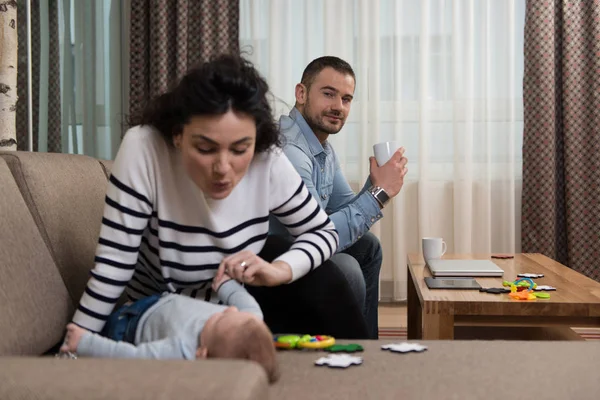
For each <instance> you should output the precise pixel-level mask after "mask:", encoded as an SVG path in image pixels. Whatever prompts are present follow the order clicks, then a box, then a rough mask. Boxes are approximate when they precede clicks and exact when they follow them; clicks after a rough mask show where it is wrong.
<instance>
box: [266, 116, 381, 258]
mask: <svg viewBox="0 0 600 400" xmlns="http://www.w3.org/2000/svg"><path fill="white" fill-rule="evenodd" d="M279 131H280V132H281V134H282V136H283V137H282V140H283V151H284V152H285V154H286V156H287V157H288V158H289V160H290V161H291V163H292V164H293V165H294V167H295V168H296V170H297V171H298V173H299V174H300V176H301V177H302V180H303V181H304V184H305V185H306V187H307V188H308V190H309V191H310V193H311V194H312V195H313V197H314V198H315V199H317V201H318V202H319V204H320V205H321V208H323V209H324V210H325V211H326V212H327V214H329V217H330V218H331V220H332V221H333V223H334V224H335V227H336V229H337V231H338V234H339V238H340V244H339V247H338V252H339V251H341V250H344V249H346V248H348V247H350V246H351V245H352V244H353V243H354V242H356V241H357V240H358V239H360V238H361V236H362V235H364V234H365V233H366V232H368V231H369V229H371V226H373V224H374V223H375V222H377V221H378V220H379V219H381V218H382V213H381V210H380V208H379V204H378V203H377V200H375V198H374V197H373V196H372V195H371V193H369V191H368V190H367V189H368V188H369V187H370V186H371V181H370V179H367V181H366V183H365V185H364V187H363V188H362V190H361V191H360V192H359V193H358V194H356V193H354V191H353V190H352V188H350V185H349V184H348V181H347V180H346V178H345V177H344V175H343V174H342V170H341V168H340V163H339V161H338V158H337V155H336V154H335V151H334V150H333V148H332V147H331V145H330V144H329V143H328V142H327V141H326V142H325V143H323V144H322V145H321V143H320V142H319V140H318V139H317V137H316V136H315V134H314V133H313V131H312V129H310V127H309V126H308V124H307V123H306V120H305V119H304V117H303V116H302V114H301V113H300V111H298V109H296V108H293V109H292V110H291V111H290V114H289V116H287V115H282V116H281V118H280V119H279ZM270 230H271V233H275V234H284V235H287V231H286V230H285V228H284V227H283V225H281V223H280V222H279V221H277V220H276V219H275V218H271V225H270Z"/></svg>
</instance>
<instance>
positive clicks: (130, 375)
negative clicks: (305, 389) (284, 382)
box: [0, 357, 268, 400]
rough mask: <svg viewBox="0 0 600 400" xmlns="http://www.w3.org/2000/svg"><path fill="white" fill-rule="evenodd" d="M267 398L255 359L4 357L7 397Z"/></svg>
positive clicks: (1, 377) (2, 386)
mask: <svg viewBox="0 0 600 400" xmlns="http://www.w3.org/2000/svg"><path fill="white" fill-rule="evenodd" d="M267 398H268V384H267V375H266V374H265V372H264V371H263V369H262V368H261V367H260V366H259V365H258V364H256V363H253V362H250V361H240V360H235V361H234V360H202V361H157V360H111V359H85V358H80V359H78V360H58V359H53V358H46V357H44V358H29V357H15V358H8V357H5V358H0V399H3V400H13V399H14V400H16V399H19V400H29V399H31V400H37V399H46V400H71V399H73V400H75V399H86V400H101V399H102V400H105V399H112V400H119V399H127V400H132V399H140V400H154V399H157V400H158V399H160V400H179V399H198V400H218V399H236V400H238V399H239V400H264V399H267Z"/></svg>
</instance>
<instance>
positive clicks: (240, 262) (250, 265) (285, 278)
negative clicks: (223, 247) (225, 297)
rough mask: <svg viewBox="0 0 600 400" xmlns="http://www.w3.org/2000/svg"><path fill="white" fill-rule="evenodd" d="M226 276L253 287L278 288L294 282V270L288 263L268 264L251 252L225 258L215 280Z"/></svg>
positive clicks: (242, 252) (246, 251)
mask: <svg viewBox="0 0 600 400" xmlns="http://www.w3.org/2000/svg"><path fill="white" fill-rule="evenodd" d="M225 274H227V275H229V276H230V277H232V278H233V279H235V280H236V281H238V282H242V283H246V284H248V285H252V286H278V285H283V284H285V283H289V282H290V281H291V280H292V269H291V268H290V266H289V265H288V264H287V263H285V262H283V261H276V262H274V263H268V262H266V261H265V260H263V259H262V258H260V257H259V256H257V255H256V254H254V253H252V252H251V251H249V250H244V251H240V252H239V253H236V254H233V255H231V256H229V257H226V258H224V259H223V261H221V265H219V269H218V270H217V275H216V276H215V279H214V280H215V281H218V280H219V279H221V278H222V276H223V275H225Z"/></svg>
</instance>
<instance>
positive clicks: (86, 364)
mask: <svg viewBox="0 0 600 400" xmlns="http://www.w3.org/2000/svg"><path fill="white" fill-rule="evenodd" d="M109 169H110V163H109V162H103V161H98V160H95V159H93V158H90V157H84V156H73V155H63V154H44V153H26V152H16V153H0V193H1V194H0V399H3V400H4V399H121V398H123V399H138V398H139V399H148V400H149V399H179V398H190V399H266V398H272V399H325V398H327V399H330V398H333V399H338V398H339V399H342V398H350V399H365V398H372V399H397V398H415V399H429V398H431V399H434V398H435V399H438V398H439V399H443V398H456V399H470V398H473V399H476V398H489V399H495V398H498V399H503V400H504V399H506V398H507V397H508V398H510V397H514V396H535V397H540V398H542V397H543V398H545V399H570V398H577V399H588V398H589V399H592V398H597V396H598V395H597V393H595V392H597V391H598V390H599V389H600V378H599V372H598V367H597V365H598V364H597V361H596V360H597V359H599V358H600V343H592V342H577V343H572V342H560V343H559V342H502V341H497V342H483V341H471V342H467V341H464V342H461V341H456V342H431V343H425V344H427V345H428V346H429V350H428V351H426V352H425V353H422V354H408V355H400V354H392V353H389V352H385V351H382V350H381V349H380V346H381V344H383V343H385V342H386V341H372V342H368V341H365V342H361V343H363V344H364V346H365V352H364V353H361V354H360V355H361V356H362V357H363V358H364V363H363V365H361V366H355V367H351V368H349V369H348V370H334V369H327V368H325V367H316V366H314V361H315V360H316V359H317V358H318V357H320V356H322V355H323V353H320V352H312V351H304V352H299V351H287V352H285V351H284V352H281V353H280V354H279V358H280V361H281V366H282V378H281V380H280V381H279V382H278V383H277V384H275V385H272V386H269V385H268V384H267V379H266V376H265V374H264V372H263V371H262V369H261V368H260V367H259V366H258V365H256V364H254V363H252V362H249V361H248V362H247V361H222V360H205V361H199V362H189V361H151V360H106V359H102V360H101V359H78V360H63V359H55V358H54V357H52V355H51V352H50V353H49V350H50V349H52V348H53V346H55V345H56V344H58V343H59V342H60V341H61V338H62V335H63V330H64V326H65V324H66V323H67V321H68V320H69V319H70V318H71V316H72V314H73V312H74V308H75V307H76V305H77V302H78V300H79V297H80V295H81V293H82V292H83V290H84V287H85V283H86V281H87V278H88V274H89V270H90V268H91V267H92V265H93V259H94V251H95V247H96V240H97V236H98V232H99V227H100V221H101V216H102V210H103V204H104V191H105V189H106V184H107V177H108V174H109ZM45 353H46V356H45V357H44V356H43V355H44V354H45ZM40 356H41V357H40Z"/></svg>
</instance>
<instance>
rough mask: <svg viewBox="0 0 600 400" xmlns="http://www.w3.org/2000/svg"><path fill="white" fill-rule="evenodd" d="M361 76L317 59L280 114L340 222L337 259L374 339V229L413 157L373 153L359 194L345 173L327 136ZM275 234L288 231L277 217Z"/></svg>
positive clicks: (290, 145)
mask: <svg viewBox="0 0 600 400" xmlns="http://www.w3.org/2000/svg"><path fill="white" fill-rule="evenodd" d="M355 84H356V78H355V75H354V71H353V70H352V67H351V66H350V65H349V64H348V63H347V62H345V61H343V60H341V59H339V58H337V57H330V56H327V57H321V58H317V59H316V60H313V61H312V62H311V63H310V64H308V66H307V67H306V69H305V70H304V73H303V74H302V81H301V82H300V83H299V84H297V85H296V104H295V107H294V108H293V109H292V110H291V111H290V114H289V116H287V115H283V116H281V118H280V121H279V124H280V132H281V134H282V135H283V136H284V138H283V142H284V152H285V154H286V155H287V157H288V158H289V159H290V161H291V162H292V164H293V165H294V167H295V168H296V170H297V171H298V172H299V173H300V176H301V177H302V179H303V181H304V183H305V184H306V187H307V188H308V190H309V191H310V193H311V194H312V195H313V197H315V198H316V199H317V200H318V201H319V203H320V205H321V207H322V208H323V209H325V210H326V211H327V214H329V217H330V218H331V220H332V221H333V222H334V224H335V227H336V229H337V231H338V234H339V238H340V245H339V248H338V253H337V254H335V255H334V256H333V257H332V258H331V260H332V261H334V262H335V263H336V264H337V265H338V266H339V267H340V269H341V270H342V272H343V273H344V275H345V276H346V278H347V280H348V282H349V283H350V285H351V286H352V288H353V291H354V292H355V294H356V297H357V300H358V302H359V304H361V305H364V308H363V310H364V311H363V313H364V316H365V319H366V322H367V325H368V327H369V334H370V337H371V338H372V339H376V338H377V337H378V322H377V318H378V316H377V307H378V301H379V272H380V269H381V262H382V252H381V245H380V243H379V240H378V239H377V237H375V235H373V234H372V233H370V232H369V229H371V226H372V225H373V224H374V223H375V222H377V221H378V220H379V219H381V218H382V212H381V210H382V209H383V208H384V207H385V205H386V203H387V201H388V200H389V199H390V198H392V197H394V196H396V195H397V194H398V193H399V192H400V189H401V188H402V185H403V183H404V176H405V175H406V172H407V169H406V163H407V159H406V158H405V157H404V156H403V155H404V149H403V148H401V149H399V150H398V151H396V153H394V155H393V156H392V158H391V159H390V160H389V161H388V162H387V163H385V164H384V165H382V166H378V165H377V162H376V161H375V158H374V157H370V175H369V177H368V179H367V181H366V183H365V185H364V187H363V189H362V190H361V191H360V192H359V193H358V194H356V193H354V191H353V190H352V189H351V188H350V185H349V184H348V181H347V180H346V178H345V177H344V176H343V174H342V171H341V169H340V164H339V161H338V158H337V155H336V153H335V151H334V150H333V148H332V147H331V144H330V143H329V142H328V141H327V138H328V137H329V135H331V134H336V133H338V132H339V131H340V130H341V129H342V127H343V126H344V123H345V121H346V118H347V117H348V114H349V112H350V106H351V104H352V99H353V95H354V88H355ZM271 233H277V234H285V229H284V228H283V226H281V224H279V223H278V222H277V221H276V220H275V219H273V218H271Z"/></svg>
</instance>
